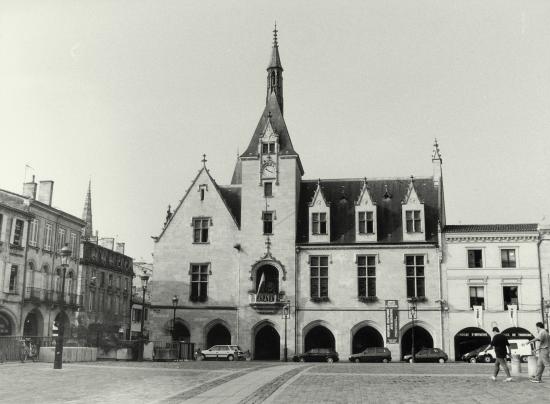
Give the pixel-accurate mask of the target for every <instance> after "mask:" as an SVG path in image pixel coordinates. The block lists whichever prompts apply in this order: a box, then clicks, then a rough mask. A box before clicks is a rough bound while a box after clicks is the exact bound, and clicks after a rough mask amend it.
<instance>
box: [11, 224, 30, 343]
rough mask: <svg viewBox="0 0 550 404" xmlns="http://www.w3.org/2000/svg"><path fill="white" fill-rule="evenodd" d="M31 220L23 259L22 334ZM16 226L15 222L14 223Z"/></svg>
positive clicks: (20, 313)
mask: <svg viewBox="0 0 550 404" xmlns="http://www.w3.org/2000/svg"><path fill="white" fill-rule="evenodd" d="M31 220H32V219H28V222H27V236H26V238H25V258H24V261H23V293H21V311H20V312H19V325H20V326H21V335H23V331H24V328H25V325H24V324H23V308H24V307H25V287H26V284H27V259H28V254H29V234H30V229H31ZM12 226H14V224H12Z"/></svg>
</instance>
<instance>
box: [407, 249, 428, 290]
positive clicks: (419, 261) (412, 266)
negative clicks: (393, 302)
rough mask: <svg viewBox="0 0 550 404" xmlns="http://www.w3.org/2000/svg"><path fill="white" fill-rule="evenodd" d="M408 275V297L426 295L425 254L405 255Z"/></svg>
mask: <svg viewBox="0 0 550 404" xmlns="http://www.w3.org/2000/svg"><path fill="white" fill-rule="evenodd" d="M405 267H406V275H407V297H425V289H424V256H423V255H407V256H405Z"/></svg>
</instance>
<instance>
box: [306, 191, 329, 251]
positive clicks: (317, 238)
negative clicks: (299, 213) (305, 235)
mask: <svg viewBox="0 0 550 404" xmlns="http://www.w3.org/2000/svg"><path fill="white" fill-rule="evenodd" d="M308 213H309V241H310V242H321V243H328V242H329V241H330V206H329V204H328V203H327V201H326V200H325V198H324V196H323V192H322V189H321V181H318V182H317V188H316V190H315V193H314V195H313V199H312V201H311V202H310V203H309V210H308Z"/></svg>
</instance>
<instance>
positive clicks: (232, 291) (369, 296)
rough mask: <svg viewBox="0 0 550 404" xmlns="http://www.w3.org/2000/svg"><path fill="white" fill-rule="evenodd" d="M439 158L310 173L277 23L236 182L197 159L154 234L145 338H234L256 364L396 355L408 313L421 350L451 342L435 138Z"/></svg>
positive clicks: (407, 344) (401, 351) (408, 339)
mask: <svg viewBox="0 0 550 404" xmlns="http://www.w3.org/2000/svg"><path fill="white" fill-rule="evenodd" d="M427 163H428V161H427ZM431 164H432V166H433V176H431V177H417V176H414V177H413V176H410V175H409V173H404V174H405V176H404V177H402V178H370V177H369V175H368V174H369V173H365V172H357V176H356V178H347V179H317V178H315V177H313V178H315V179H305V178H304V168H303V166H302V161H301V159H300V155H299V153H298V151H297V150H295V149H294V147H293V144H292V141H291V137H290V133H289V130H288V128H287V126H286V123H285V120H284V98H283V67H282V64H281V59H280V55H279V46H278V41H277V31H276V30H275V31H274V40H273V48H272V53H271V58H270V61H269V65H268V67H267V94H266V100H265V109H264V111H263V113H262V114H261V116H260V119H259V122H258V125H257V127H256V129H255V130H254V133H253V135H252V138H251V140H250V143H249V144H248V146H247V148H246V150H245V151H244V153H242V154H241V155H240V156H239V158H238V161H237V163H236V166H235V170H234V173H233V176H232V179H231V183H230V184H229V185H219V184H218V183H217V182H216V181H215V180H214V178H212V176H211V175H210V173H209V171H208V169H207V167H206V159H203V166H202V168H201V169H200V171H199V173H198V175H197V176H196V178H195V179H194V181H193V183H192V185H191V186H190V187H189V189H188V190H187V192H186V194H185V195H184V196H183V198H182V200H181V202H180V204H179V205H178V206H177V207H176V209H175V210H174V212H173V213H172V212H169V215H168V218H167V221H166V223H165V225H164V227H163V230H162V232H161V233H160V234H159V235H158V237H155V251H154V270H155V278H154V280H152V282H151V283H150V287H151V293H152V301H151V309H152V310H151V312H150V317H149V327H150V330H148V331H149V336H150V338H151V339H154V340H165V341H169V340H172V339H176V340H183V341H186V342H194V343H195V344H197V345H198V346H199V347H201V348H208V347H210V346H212V345H216V344H238V345H239V346H241V348H243V349H244V350H250V352H251V355H252V358H254V359H284V358H285V354H287V355H288V358H291V357H292V355H294V354H296V353H301V352H304V351H306V350H309V349H311V348H333V349H335V350H336V351H337V352H338V353H339V355H340V358H341V359H347V356H348V355H349V354H351V353H356V352H359V351H361V350H363V349H364V348H365V347H377V346H380V347H382V346H387V347H388V348H389V349H390V350H391V352H392V356H393V357H394V360H399V359H401V358H402V357H403V355H405V354H407V353H410V351H411V346H412V329H411V328H412V324H413V321H414V345H415V350H417V349H419V348H421V347H439V348H443V349H444V350H445V349H446V347H445V346H444V345H445V344H444V340H443V328H444V327H443V321H444V320H443V318H444V316H443V310H444V304H443V300H442V291H443V286H442V283H441V282H442V274H441V271H442V269H441V249H440V245H441V240H442V229H443V228H444V226H445V208H444V194H443V177H442V167H441V165H442V159H441V155H440V152H439V148H438V145H437V142H436V143H435V145H434V149H433V154H432V159H431ZM173 296H178V299H179V300H178V304H177V307H173V305H172V302H173ZM411 305H414V306H416V307H415V308H416V310H414V311H410V310H409V308H410V306H411ZM173 313H175V314H173ZM412 316H414V317H415V319H414V320H413V319H412V318H411V317H412ZM173 318H175V320H174V319H173ZM285 348H287V350H286V352H285Z"/></svg>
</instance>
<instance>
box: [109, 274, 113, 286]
mask: <svg viewBox="0 0 550 404" xmlns="http://www.w3.org/2000/svg"><path fill="white" fill-rule="evenodd" d="M109 286H113V275H111V274H109Z"/></svg>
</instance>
